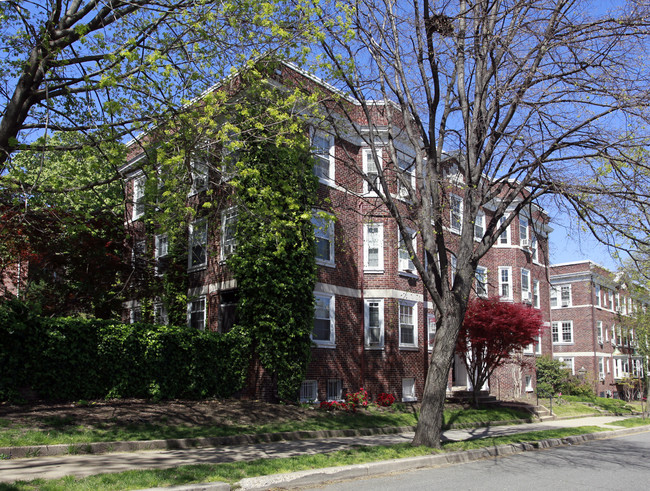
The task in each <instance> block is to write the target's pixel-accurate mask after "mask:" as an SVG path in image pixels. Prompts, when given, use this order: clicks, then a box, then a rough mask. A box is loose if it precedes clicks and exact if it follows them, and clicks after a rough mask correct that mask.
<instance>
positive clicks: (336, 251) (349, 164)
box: [127, 73, 551, 400]
mask: <svg viewBox="0 0 650 491" xmlns="http://www.w3.org/2000/svg"><path fill="white" fill-rule="evenodd" d="M291 76H295V74H294V73H292V74H291ZM377 117H381V114H380V110H379V109H378V113H377ZM358 123H359V124H360V125H363V124H364V121H363V120H362V119H361V118H360V120H359V121H358ZM329 138H331V141H332V142H333V145H332V147H331V148H330V156H331V167H330V169H329V174H330V176H329V177H330V178H327V177H322V178H321V179H320V181H321V184H320V186H319V190H318V197H319V201H320V203H321V205H320V207H322V209H324V210H326V211H328V212H331V213H333V214H334V215H335V216H336V218H337V220H336V222H335V224H334V226H333V230H334V233H333V235H332V236H329V237H328V240H333V248H332V251H333V258H332V257H330V259H329V260H327V259H323V260H317V263H319V268H318V280H317V284H316V287H315V292H314V294H315V296H316V298H317V300H318V301H319V302H320V303H319V304H317V307H318V305H320V310H319V309H318V308H317V311H318V312H321V314H317V315H325V314H322V313H323V312H328V313H329V314H331V318H330V319H329V329H330V333H331V335H330V338H329V339H327V340H317V339H316V340H315V341H314V347H313V348H312V361H311V363H310V365H309V369H308V373H307V377H306V382H305V383H304V384H303V389H302V394H301V397H302V398H303V399H312V398H317V399H318V400H325V399H326V398H336V397H340V394H341V393H345V392H346V391H355V390H357V389H358V388H359V387H364V388H365V389H366V390H367V391H368V392H369V393H370V395H371V397H376V395H377V394H379V393H381V392H387V393H392V394H394V395H395V396H397V398H398V399H400V400H419V399H420V398H421V395H422V390H423V387H424V380H425V376H426V372H427V367H428V365H429V349H428V347H429V341H430V340H429V329H430V328H431V329H433V328H434V326H435V317H434V313H433V305H432V302H431V301H430V300H429V298H428V295H427V292H426V290H425V288H424V286H423V283H422V281H421V280H420V278H419V277H418V276H417V274H416V273H415V271H412V270H411V268H409V267H408V257H406V258H405V257H402V258H401V259H400V256H399V245H398V244H399V233H398V228H397V226H396V223H395V222H394V220H393V219H391V218H390V216H389V214H388V212H387V210H386V209H385V208H384V207H383V206H382V205H381V204H380V202H379V199H378V198H375V197H372V195H371V194H369V193H365V194H364V180H363V179H362V177H361V176H360V172H359V171H361V170H363V166H364V152H366V151H369V147H367V146H365V145H364V144H362V143H359V142H358V141H354V139H353V138H351V139H350V141H348V140H343V139H341V138H334V137H333V136H331V135H330V136H329ZM386 160H387V157H386V155H385V154H384V155H383V161H386ZM354 166H356V168H357V169H358V170H356V171H355V170H354ZM389 171H390V170H389V168H387V169H386V172H387V173H388V172H389ZM332 174H333V175H332ZM134 178H135V177H134ZM394 186H395V188H394V189H393V190H392V192H394V193H396V194H398V193H399V190H398V189H397V183H396V182H394ZM130 190H131V191H130V192H131V194H132V192H133V191H132V190H133V185H131V186H130ZM350 191H354V193H351V192H350ZM458 192H459V194H460V193H462V190H459V191H458ZM403 205H404V206H405V203H403ZM484 213H485V216H486V220H489V217H490V214H491V210H490V209H485V210H484ZM531 214H532V216H531ZM127 218H129V219H132V218H133V208H132V207H128V209H127ZM547 221H548V217H547V216H546V215H545V213H544V212H543V210H541V209H539V208H535V207H532V211H531V212H529V214H527V216H524V215H522V216H520V217H515V219H514V220H513V222H512V223H511V225H510V227H509V228H508V230H507V233H505V234H504V235H503V236H502V238H500V239H499V241H498V243H497V244H496V245H495V246H494V247H493V248H492V249H491V250H490V251H489V253H488V254H487V255H486V256H485V257H484V258H483V259H482V260H481V262H480V267H481V268H484V269H483V270H482V274H483V275H484V278H485V280H486V284H485V291H483V292H481V293H482V294H485V295H488V296H501V297H503V299H504V301H513V302H526V303H528V304H531V307H534V308H539V309H541V310H542V312H544V313H545V315H544V317H545V318H546V319H550V315H549V312H550V307H549V285H548V280H547V277H548V276H547V264H548V262H547V259H548V233H549V232H550V229H549V228H548V226H547ZM485 223H487V221H486V222H485ZM222 225H223V224H222V223H220V222H216V223H212V222H211V223H208V224H207V236H208V240H207V249H208V254H207V260H206V263H205V265H202V266H200V267H196V268H193V267H190V268H189V272H188V274H189V293H190V295H191V296H193V297H195V298H203V299H205V303H204V309H205V310H204V314H205V328H207V329H213V330H220V329H221V326H220V325H219V322H220V318H223V315H221V314H222V312H221V309H223V308H225V307H223V305H224V302H223V301H222V295H223V294H224V292H225V293H226V295H227V294H228V293H227V292H230V291H232V290H234V289H235V288H236V284H235V282H234V280H233V279H232V277H231V276H230V274H229V272H228V271H227V270H226V269H225V267H224V264H223V262H222V253H223V251H222V249H223V248H222V246H221V242H222V234H223V230H222V228H223V227H222ZM448 225H449V224H448ZM448 233H449V234H450V237H453V235H454V232H453V231H452V230H451V226H449V227H448ZM415 240H416V243H415V247H416V249H417V250H418V251H419V255H420V256H423V249H422V244H421V243H420V242H417V238H416V239H415ZM452 242H453V240H452ZM375 246H377V247H375ZM127 307H128V308H129V309H131V310H132V309H133V308H137V303H135V302H132V303H130V304H129V305H127ZM199 307H200V306H199ZM197 308H198V307H197ZM321 320H323V322H327V321H326V320H324V319H321ZM535 350H536V353H535V352H532V351H531V352H530V353H529V352H526V353H523V354H521V355H520V356H519V360H520V363H516V364H511V365H508V366H505V367H502V368H501V369H500V370H499V371H498V372H497V373H495V374H494V377H493V379H492V381H491V383H490V390H491V391H492V392H493V393H495V394H497V393H498V394H499V395H500V396H501V397H502V398H511V397H521V396H522V395H525V394H526V393H528V392H530V391H532V390H533V387H534V379H535V376H534V358H535V355H536V354H539V353H550V352H551V342H550V334H548V333H547V334H545V335H544V336H543V337H542V340H541V343H540V344H539V345H538V346H537V347H536V348H535ZM264 380H265V377H264V375H263V373H261V372H260V370H259V369H258V368H255V367H253V368H251V372H250V376H249V382H250V384H249V385H250V387H249V394H248V395H250V396H251V397H265V395H266V394H265V383H264ZM453 388H458V389H467V388H468V381H467V376H466V373H465V372H464V368H463V367H462V363H460V360H456V362H455V363H454V369H453V370H452V373H450V377H449V386H448V389H449V390H450V391H451V390H452V389H453Z"/></svg>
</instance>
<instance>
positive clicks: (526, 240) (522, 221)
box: [519, 215, 530, 247]
mask: <svg viewBox="0 0 650 491" xmlns="http://www.w3.org/2000/svg"><path fill="white" fill-rule="evenodd" d="M519 245H520V246H521V247H530V222H529V220H528V218H526V217H524V216H521V215H519Z"/></svg>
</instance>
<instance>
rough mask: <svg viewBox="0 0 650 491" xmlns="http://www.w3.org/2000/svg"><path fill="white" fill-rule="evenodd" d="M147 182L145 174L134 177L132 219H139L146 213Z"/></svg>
mask: <svg viewBox="0 0 650 491" xmlns="http://www.w3.org/2000/svg"><path fill="white" fill-rule="evenodd" d="M146 183H147V178H146V176H144V175H141V176H138V177H136V178H134V179H133V210H132V214H131V220H137V219H138V218H140V217H141V216H142V215H144V206H145V186H146Z"/></svg>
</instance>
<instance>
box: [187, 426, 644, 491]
mask: <svg viewBox="0 0 650 491" xmlns="http://www.w3.org/2000/svg"><path fill="white" fill-rule="evenodd" d="M648 431H650V427H647V426H646V427H637V428H624V429H621V430H611V431H606V432H600V433H586V434H584V435H575V436H571V437H567V438H561V439H560V438H551V439H548V440H541V441H539V442H531V443H516V444H507V445H499V446H497V447H486V448H480V449H474V450H467V451H464V452H452V453H447V454H435V455H425V456H421V457H409V458H405V459H394V460H386V461H380V462H370V463H367V464H359V465H349V466H340V467H329V468H325V469H315V470H309V471H299V472H293V473H288V474H274V475H269V476H260V477H252V478H246V479H242V480H241V481H239V482H238V483H237V484H236V485H235V487H236V488H237V489H245V490H251V491H252V490H265V489H269V488H274V487H282V488H292V487H299V486H313V485H318V484H322V483H324V482H334V481H344V480H347V479H359V478H366V477H377V476H381V475H385V474H391V473H395V472H404V471H413V470H418V469H424V468H428V467H440V466H446V465H456V464H463V463H468V462H473V461H476V460H482V459H487V458H493V457H498V456H507V455H514V454H517V453H522V452H529V451H534V450H542V449H546V448H552V447H559V446H564V445H579V444H580V443H584V442H587V441H592V440H604V439H608V438H614V437H619V436H626V435H633V434H636V433H644V432H648ZM198 486H200V485H198ZM190 489H197V490H198V489H203V488H201V487H196V488H190Z"/></svg>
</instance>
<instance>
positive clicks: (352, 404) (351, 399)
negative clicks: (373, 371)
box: [345, 387, 368, 413]
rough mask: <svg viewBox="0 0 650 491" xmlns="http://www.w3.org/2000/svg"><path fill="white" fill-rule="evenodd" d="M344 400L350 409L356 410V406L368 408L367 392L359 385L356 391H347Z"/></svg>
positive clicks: (354, 411)
mask: <svg viewBox="0 0 650 491" xmlns="http://www.w3.org/2000/svg"><path fill="white" fill-rule="evenodd" d="M345 400H346V402H347V403H348V406H349V408H350V411H352V412H353V413H356V412H357V408H359V407H361V408H363V409H367V408H368V392H366V389H364V388H363V387H361V388H360V389H359V390H358V391H357V392H348V393H347V394H345Z"/></svg>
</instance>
